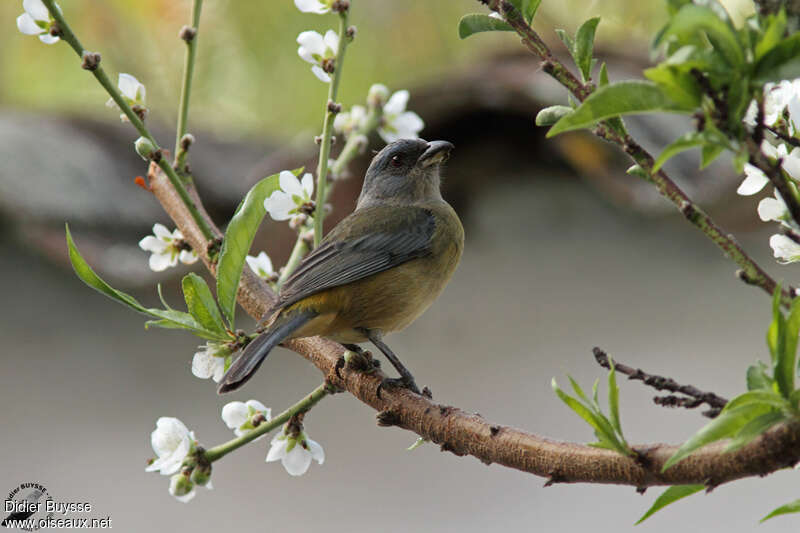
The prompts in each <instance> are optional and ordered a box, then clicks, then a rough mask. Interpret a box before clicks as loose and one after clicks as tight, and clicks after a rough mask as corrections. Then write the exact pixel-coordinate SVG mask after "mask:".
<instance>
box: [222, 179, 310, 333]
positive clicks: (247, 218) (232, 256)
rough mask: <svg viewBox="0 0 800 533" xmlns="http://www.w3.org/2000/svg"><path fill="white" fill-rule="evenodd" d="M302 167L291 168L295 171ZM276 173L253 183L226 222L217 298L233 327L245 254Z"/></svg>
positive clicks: (277, 185) (275, 187)
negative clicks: (231, 216)
mask: <svg viewBox="0 0 800 533" xmlns="http://www.w3.org/2000/svg"><path fill="white" fill-rule="evenodd" d="M302 171H303V169H298V170H295V171H293V173H294V174H295V176H296V175H298V174H300V172H302ZM278 176H279V175H278V174H273V175H272V176H269V177H267V178H264V179H263V180H261V181H259V182H258V183H256V184H255V185H254V186H253V188H252V189H250V191H249V192H248V193H247V196H245V197H244V200H242V203H241V204H239V207H238V208H237V209H236V213H234V215H233V218H232V219H231V221H230V223H229V224H228V229H227V231H226V232H225V238H224V239H223V240H222V248H221V249H220V253H219V262H218V263H217V300H218V301H219V307H220V309H222V313H223V314H224V315H225V317H226V318H227V319H228V323H229V324H230V327H231V329H233V327H234V315H235V312H236V293H237V291H238V290H239V280H240V279H241V277H242V269H243V268H244V262H245V257H247V253H248V252H249V251H250V246H252V244H253V238H254V237H255V235H256V231H257V230H258V226H259V225H260V224H261V220H262V219H263V218H264V214H265V213H266V211H265V210H264V200H265V199H267V198H268V197H269V195H271V194H272V193H273V192H274V191H276V190H278V188H279V186H280V185H279V182H278Z"/></svg>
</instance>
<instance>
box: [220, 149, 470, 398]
mask: <svg viewBox="0 0 800 533" xmlns="http://www.w3.org/2000/svg"><path fill="white" fill-rule="evenodd" d="M452 149H453V145H452V144H450V143H449V142H446V141H432V142H426V141H424V140H421V139H403V140H399V141H396V142H393V143H391V144H389V145H387V146H386V147H385V148H384V149H383V150H381V151H380V152H378V154H376V155H375V157H374V158H373V160H372V163H371V164H370V166H369V169H367V174H366V176H365V178H364V185H363V187H362V189H361V195H360V196H359V198H358V204H357V205H356V209H355V211H353V212H352V213H351V214H350V215H349V216H347V217H346V218H344V219H343V220H342V221H341V222H339V224H337V225H336V227H334V228H333V229H332V230H331V231H330V233H328V235H327V236H325V238H324V239H323V240H322V242H320V244H319V246H318V247H317V248H315V249H314V250H313V251H312V252H311V253H310V254H308V256H306V257H305V259H304V260H303V261H302V262H301V263H300V265H298V267H297V270H295V271H294V272H293V273H292V275H291V276H290V277H289V278H288V279H287V280H286V282H285V283H284V284H283V286H282V287H281V290H280V293H279V295H278V301H277V302H276V303H275V305H274V306H273V307H272V309H271V310H270V311H269V312H268V313H267V314H266V315H265V316H266V321H265V324H264V326H262V327H261V328H260V330H259V331H261V334H260V335H259V336H258V337H256V338H255V339H254V340H253V341H251V342H250V344H248V345H247V346H246V347H245V349H244V352H243V353H242V354H241V355H240V356H239V358H237V359H236V360H235V361H234V362H233V364H232V365H231V367H230V368H229V369H228V372H227V373H226V374H225V376H224V377H223V378H222V380H221V382H220V384H219V387H218V389H217V392H219V393H220V394H222V393H225V392H228V391H232V390H235V389H238V388H239V387H241V386H242V385H243V384H244V383H245V382H246V381H247V380H248V379H250V377H251V376H252V375H253V373H255V371H256V370H257V369H258V367H259V366H260V365H261V363H262V362H263V361H264V358H265V357H266V356H267V355H268V354H269V352H270V350H272V348H274V347H275V346H277V345H278V344H280V343H281V342H283V341H285V340H288V339H294V338H298V337H311V336H315V335H321V336H323V337H328V338H330V339H333V340H335V341H338V342H341V343H344V344H345V345H346V346H347V347H348V348H349V349H356V350H357V349H358V347H357V346H355V344H354V343H359V342H366V341H367V340H369V341H370V342H372V343H373V344H374V345H375V346H376V347H377V348H378V349H379V350H380V351H381V352H383V354H384V355H385V356H386V358H387V359H389V361H390V362H391V363H392V364H393V365H394V367H395V368H396V369H397V371H398V372H399V373H400V378H399V379H387V380H384V382H383V384H382V385H400V386H405V387H407V388H409V389H411V390H413V391H415V392H419V390H418V389H417V386H416V383H415V382H414V377H413V376H412V375H411V373H410V372H409V371H408V370H407V369H406V368H405V366H403V364H402V363H401V362H400V360H399V359H398V358H397V357H396V356H395V355H394V353H393V352H392V351H391V350H390V349H389V347H388V346H386V344H384V342H383V335H384V334H386V333H389V332H392V331H398V330H401V329H403V328H405V327H406V326H408V325H409V324H411V323H412V322H413V321H414V320H415V319H416V318H417V317H418V316H419V315H421V314H422V313H423V311H425V310H426V309H427V308H428V307H429V306H430V305H431V304H432V303H433V301H434V300H435V299H436V297H437V296H439V293H441V292H442V289H444V286H445V285H446V284H447V282H448V281H449V280H450V277H451V276H452V274H453V271H455V269H456V266H457V265H458V262H459V260H460V259H461V252H462V250H463V247H464V229H463V228H462V226H461V221H460V220H459V219H458V216H457V215H456V213H455V211H453V208H452V207H450V205H449V204H448V203H447V202H445V201H444V199H442V194H441V192H440V190H439V186H440V182H441V175H440V173H441V165H442V163H443V162H444V161H446V160H447V158H448V156H449V154H450V151H451V150H452Z"/></svg>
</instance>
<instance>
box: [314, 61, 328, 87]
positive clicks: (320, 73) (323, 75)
mask: <svg viewBox="0 0 800 533" xmlns="http://www.w3.org/2000/svg"><path fill="white" fill-rule="evenodd" d="M311 72H312V74H314V76H316V77H317V79H318V80H319V81H322V82H325V83H330V82H331V77H330V76H329V75H328V73H327V72H325V71H324V70H322V69H321V68H320V67H319V66H317V65H314V66H313V67H311Z"/></svg>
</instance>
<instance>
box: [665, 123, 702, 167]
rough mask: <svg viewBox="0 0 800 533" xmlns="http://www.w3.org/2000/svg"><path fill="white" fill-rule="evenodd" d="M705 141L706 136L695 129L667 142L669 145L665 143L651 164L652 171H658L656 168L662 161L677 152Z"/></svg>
mask: <svg viewBox="0 0 800 533" xmlns="http://www.w3.org/2000/svg"><path fill="white" fill-rule="evenodd" d="M706 142H707V141H706V138H705V137H704V136H703V134H702V133H698V132H696V131H690V132H689V133H685V134H683V135H681V136H680V137H678V138H677V139H675V140H674V141H672V142H671V143H669V145H667V147H666V148H664V150H663V151H662V152H661V154H660V155H659V156H658V159H656V162H655V164H654V165H653V173H656V172H658V169H660V168H661V167H662V166H663V165H664V163H666V162H667V161H668V160H669V159H671V158H672V157H674V156H676V155H677V154H679V153H681V152H685V151H686V150H690V149H692V148H696V147H698V146H703V145H704V144H705V143H706Z"/></svg>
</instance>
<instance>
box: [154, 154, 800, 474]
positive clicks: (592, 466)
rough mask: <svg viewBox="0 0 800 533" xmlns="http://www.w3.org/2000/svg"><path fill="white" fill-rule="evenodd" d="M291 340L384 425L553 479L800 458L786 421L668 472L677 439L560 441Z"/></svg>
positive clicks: (262, 287) (255, 309) (252, 303)
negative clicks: (605, 443)
mask: <svg viewBox="0 0 800 533" xmlns="http://www.w3.org/2000/svg"><path fill="white" fill-rule="evenodd" d="M148 176H149V179H150V186H151V188H152V191H153V193H154V194H155V196H156V198H157V199H158V201H159V202H160V203H161V205H162V206H163V208H164V209H165V210H166V212H167V214H168V215H169V216H170V217H171V218H172V220H173V221H174V222H175V224H176V225H177V226H178V228H179V229H180V230H181V232H182V233H183V235H184V237H185V239H186V240H188V241H189V243H190V244H191V245H192V248H194V249H195V250H197V252H198V254H199V255H200V257H201V258H202V260H203V262H204V263H205V265H206V267H208V269H209V270H210V271H211V272H212V273H214V271H215V268H216V264H215V263H213V262H212V261H211V260H210V258H209V255H208V252H207V250H208V245H209V244H210V243H209V241H208V240H207V239H206V238H205V237H204V236H203V232H202V231H201V230H200V228H199V227H198V225H197V224H196V222H195V220H194V219H193V218H192V216H191V214H190V213H189V211H188V209H187V207H186V205H185V204H184V203H183V202H182V201H181V198H180V196H179V195H178V194H177V193H176V191H175V190H174V189H173V187H172V185H171V184H170V182H169V180H168V179H167V178H166V177H165V176H164V174H163V173H162V171H161V169H160V168H159V167H157V166H155V165H151V166H150V172H149V174H148ZM190 194H191V195H192V196H193V198H194V200H195V203H196V205H197V207H198V209H199V210H200V212H201V214H202V215H203V217H204V218H205V220H206V221H207V223H208V224H209V225H210V226H211V227H212V228H213V231H214V233H215V235H221V233H220V231H219V229H218V228H217V227H216V226H214V224H213V222H212V221H211V220H210V219H209V217H208V214H207V213H206V211H205V209H204V208H203V206H202V203H201V202H200V199H199V198H197V195H196V193H195V191H194V189H193V188H192V189H190ZM274 300H275V294H274V293H273V292H272V291H271V290H270V289H269V287H268V286H267V284H266V283H265V282H264V281H262V280H261V279H260V278H259V277H258V276H256V275H255V274H254V273H253V272H252V271H251V270H250V269H248V268H245V269H244V271H243V272H242V280H241V284H240V286H239V293H238V301H239V303H240V304H241V306H242V307H243V308H244V309H245V310H246V311H247V313H248V314H250V315H251V316H253V317H254V318H257V319H259V318H261V317H262V316H263V314H264V312H265V311H266V310H267V309H268V308H269V307H270V305H271V304H272V303H273V302H274ZM285 346H286V347H287V348H289V349H291V350H294V351H295V352H297V353H299V354H300V355H302V356H303V357H305V358H306V359H308V360H309V361H310V362H311V363H313V364H314V365H315V366H316V367H317V368H318V369H319V370H320V371H321V372H322V373H323V375H324V376H325V378H326V382H328V383H330V384H331V385H333V386H335V387H338V388H341V389H343V390H346V391H348V392H350V393H351V394H352V395H353V396H355V397H356V398H357V399H359V400H360V401H362V402H363V403H365V404H367V405H369V406H370V407H372V408H374V409H375V410H376V411H378V417H379V421H380V423H381V425H394V426H397V427H400V428H403V429H407V430H410V431H413V432H414V433H416V434H417V435H419V436H421V437H422V438H424V439H426V440H429V441H431V442H434V443H436V444H439V445H440V447H441V449H442V451H450V452H452V453H454V454H456V455H459V456H463V455H472V456H474V457H476V458H477V459H479V460H480V461H482V462H484V463H486V464H491V463H498V464H501V465H503V466H507V467H509V468H515V469H517V470H522V471H524V472H530V473H532V474H535V475H538V476H542V477H545V478H547V479H548V484H552V483H579V482H587V483H611V484H622V485H632V486H635V487H638V488H643V487H648V486H652V485H676V484H693V483H704V484H706V485H707V486H709V487H713V486H716V485H719V484H721V483H725V482H728V481H733V480H736V479H740V478H743V477H748V476H763V475H765V474H768V473H770V472H774V471H776V470H779V469H781V468H785V467H788V466H791V465H793V464H795V463H796V462H798V460H800V423H794V424H782V425H779V426H777V427H776V428H774V429H772V430H770V431H769V432H767V433H765V434H764V435H762V436H760V437H759V438H757V439H755V440H754V441H753V442H751V443H750V444H748V445H747V446H744V447H743V448H741V449H739V450H738V451H736V452H733V453H723V449H724V446H725V443H718V444H713V445H710V446H707V447H705V448H703V449H702V450H700V451H698V452H696V453H694V454H692V455H691V456H689V457H688V458H687V459H686V460H684V461H682V462H680V463H678V464H677V465H675V466H674V467H672V468H670V469H669V470H668V471H666V472H663V473H662V472H661V468H662V467H663V465H664V464H665V463H666V461H667V459H669V457H671V456H672V454H673V453H675V451H676V450H677V447H676V446H671V445H666V444H650V445H639V446H633V449H634V450H635V451H636V453H637V457H636V458H635V459H634V458H630V457H626V456H622V455H620V454H617V453H614V452H611V451H608V450H602V449H598V448H592V447H590V446H584V445H579V444H573V443H567V442H557V441H552V440H549V439H546V438H543V437H539V436H536V435H533V434H530V433H526V432H524V431H521V430H518V429H515V428H511V427H508V426H501V425H496V424H492V423H490V422H488V421H486V420H484V419H483V418H482V417H481V416H480V415H477V414H472V413H467V412H465V411H462V410H461V409H458V408H456V407H452V406H448V405H444V404H439V403H436V402H433V401H432V400H431V399H429V398H426V397H424V396H421V395H417V394H413V393H412V392H410V391H408V390H405V389H388V390H387V389H384V390H383V391H382V392H381V395H380V396H378V394H377V391H378V387H379V385H380V384H381V381H382V379H383V377H384V376H383V374H382V373H381V372H380V371H378V370H374V371H371V372H363V371H360V370H357V369H354V368H352V367H350V365H344V364H342V363H343V358H342V354H343V353H344V351H345V350H344V347H342V346H341V345H339V344H337V343H335V342H333V341H331V340H328V339H323V338H320V337H311V338H305V339H295V340H292V341H289V342H287V343H285Z"/></svg>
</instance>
